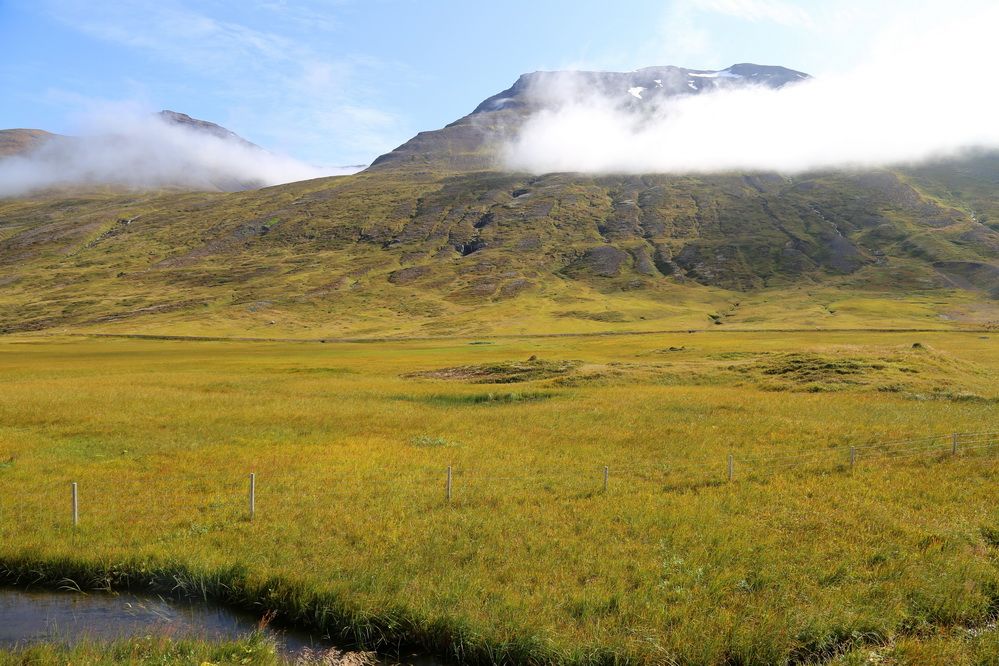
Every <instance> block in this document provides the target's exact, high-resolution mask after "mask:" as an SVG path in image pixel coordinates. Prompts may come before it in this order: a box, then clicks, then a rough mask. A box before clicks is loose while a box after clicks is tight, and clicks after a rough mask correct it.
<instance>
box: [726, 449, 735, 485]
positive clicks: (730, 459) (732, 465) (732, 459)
mask: <svg viewBox="0 0 999 666" xmlns="http://www.w3.org/2000/svg"><path fill="white" fill-rule="evenodd" d="M733 476H735V456H733V455H732V454H731V453H730V454H728V480H729V481H731V480H732V477H733Z"/></svg>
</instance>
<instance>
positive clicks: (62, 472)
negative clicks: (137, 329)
mask: <svg viewBox="0 0 999 666" xmlns="http://www.w3.org/2000/svg"><path fill="white" fill-rule="evenodd" d="M995 340H996V335H995V334H986V333H977V332H954V331H950V332H948V331H941V332H934V333H925V332H924V333H865V332H842V333H835V332H814V333H780V332H769V333H764V332H759V333H751V332H741V333H740V332H724V331H711V332H700V333H690V334H648V335H609V336H593V337H546V338H530V337H521V338H492V339H488V338H483V339H471V338H469V339H446V340H445V339H441V340H424V341H416V340H413V341H386V342H378V343H336V344H332V343H331V344H319V343H263V342H259V343H251V342H233V341H229V342H221V341H219V342H191V341H169V340H134V339H116V338H101V339H95V338H88V337H69V336H65V337H60V336H6V337H3V338H0V386H2V393H0V579H2V580H4V581H6V582H18V583H20V584H27V583H32V582H37V583H40V584H51V585H62V586H67V585H69V586H79V587H80V588H83V589H88V588H100V587H112V588H113V587H125V586H128V587H134V588H137V589H151V590H156V591H160V592H170V591H172V592H175V593H178V592H180V593H187V594H193V595H206V596H212V597H216V598H220V599H222V600H224V601H229V602H231V603H235V604H239V605H242V606H247V607H251V608H256V609H259V610H261V611H263V610H276V611H278V620H279V621H285V622H292V623H298V624H302V625H308V626H311V627H314V628H321V629H325V630H327V631H329V632H330V634H331V635H332V636H334V637H335V638H336V639H338V640H341V641H343V642H344V643H345V644H360V645H362V646H364V647H368V648H380V649H383V650H389V651H391V650H392V649H393V647H394V646H397V645H399V644H408V645H412V646H417V647H419V648H421V649H422V650H424V651H426V652H428V653H432V654H437V655H440V656H445V657H449V658H452V659H455V660H458V661H465V662H469V663H591V664H597V663H600V664H604V663H643V664H644V663H650V664H651V663H657V664H659V663H667V664H669V663H677V664H779V663H828V664H861V663H883V664H908V663H913V664H917V663H948V664H994V663H997V662H999V636H997V632H996V631H995V623H996V619H997V615H999V503H997V501H996V500H997V497H999V492H997V481H999V456H997V454H999V446H997V447H994V448H981V447H982V446H983V444H988V443H990V442H991V443H994V444H996V445H999V437H993V438H992V439H991V440H989V439H988V438H984V439H983V438H981V437H979V438H971V437H969V438H966V439H965V440H963V441H966V442H973V443H974V444H975V446H968V445H966V446H965V447H964V448H963V449H962V450H961V451H960V452H959V455H957V456H953V455H950V454H951V448H950V440H949V438H946V439H944V438H941V439H937V440H933V441H929V440H926V441H922V442H920V441H912V442H911V443H906V442H909V440H918V439H919V438H925V437H927V436H931V435H947V434H948V433H952V432H962V433H983V432H999V347H997V346H996V343H995ZM850 447H856V448H857V459H856V465H855V467H854V468H853V469H852V470H851V468H850V466H849V449H850ZM917 447H918V448H917ZM729 455H732V456H733V460H734V477H735V478H734V481H732V482H728V480H727V464H728V456H729ZM448 466H451V467H452V469H453V488H452V493H453V494H452V501H451V503H450V504H448V503H447V502H446V501H445V496H444V493H445V470H446V468H447V467H448ZM605 466H606V467H607V468H608V469H609V476H608V487H607V490H606V492H604V488H603V473H604V467H605ZM250 472H255V473H256V475H257V504H256V517H255V520H253V521H252V522H251V521H249V520H248V516H247V476H248V474H249V473H250ZM72 481H76V482H78V484H79V489H80V490H79V493H80V524H79V526H78V527H77V528H76V529H74V528H73V527H72V525H71V515H70V483H71V482H72ZM66 579H69V580H71V581H72V583H69V582H67V580H66ZM126 652H127V651H126ZM192 654H193V653H192ZM17 658H18V657H16V656H11V655H7V656H6V657H0V664H3V663H8V661H9V662H10V663H16V659H17ZM266 658H267V659H271V660H272V659H273V658H274V657H273V655H271V654H270V653H268V656H267V657H266ZM5 659H7V660H8V661H4V660H5ZM54 659H55V658H53V660H54ZM205 659H208V657H205ZM219 659H221V660H222V661H226V658H225V657H224V656H223V657H219ZM234 659H235V658H234ZM123 660H124V661H128V658H127V654H126V657H124V658H123ZM80 661H81V662H82V663H86V659H85V658H81V659H80Z"/></svg>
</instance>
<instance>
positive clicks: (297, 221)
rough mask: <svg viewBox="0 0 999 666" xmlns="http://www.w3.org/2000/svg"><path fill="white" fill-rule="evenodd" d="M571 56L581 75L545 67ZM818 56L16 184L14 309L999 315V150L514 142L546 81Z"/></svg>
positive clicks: (797, 76) (10, 271)
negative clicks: (826, 164)
mask: <svg viewBox="0 0 999 666" xmlns="http://www.w3.org/2000/svg"><path fill="white" fill-rule="evenodd" d="M551 77H555V78H556V79H558V80H560V81H561V82H563V83H565V82H567V84H568V85H566V86H562V85H559V86H551V85H549V84H548V83H545V85H543V86H539V85H537V84H538V82H539V81H540V80H542V79H546V78H547V79H549V80H550V79H551ZM804 78H806V75H804V74H801V73H798V72H794V71H792V70H787V69H783V68H768V67H758V66H754V65H737V66H734V67H731V68H728V69H726V70H720V71H716V72H710V71H703V70H686V69H681V68H670V67H665V68H650V69H646V70H639V71H637V72H631V73H621V74H614V73H573V74H559V73H536V74H530V75H526V76H524V77H521V78H520V79H519V80H518V81H517V83H515V84H514V86H512V87H511V88H510V89H509V90H507V91H504V92H502V93H499V94H498V95H494V96H492V97H490V98H489V99H487V100H485V101H483V102H482V103H481V104H479V105H478V107H476V108H475V110H474V111H473V112H472V113H471V114H469V115H468V116H466V117H464V118H462V119H460V120H458V121H457V122H455V123H452V124H451V125H448V126H447V127H445V128H442V129H440V130H436V131H433V132H424V133H421V134H420V135H418V136H417V137H414V139H412V140H411V141H409V142H407V143H406V144H404V145H403V146H401V147H399V148H398V149H396V150H394V151H392V152H391V153H389V154H387V155H384V156H382V157H381V158H379V159H378V160H377V162H376V163H375V164H374V165H373V166H372V167H371V168H369V169H367V170H366V171H364V172H362V173H359V174H356V175H353V176H347V177H339V178H331V179H320V180H310V181H306V182H300V183H292V184H288V185H282V186H278V187H271V188H267V189H263V190H256V191H247V192H237V193H229V194H226V193H196V192H172V193H163V192H146V193H136V192H128V193H124V194H123V193H115V192H113V191H110V192H109V191H95V192H76V193H74V195H73V196H72V197H67V196H66V195H60V194H50V195H45V196H38V197H35V198H31V199H28V198H10V199H6V200H3V199H0V286H2V287H3V289H2V290H0V331H7V332H17V331H28V330H51V329H59V330H62V329H64V328H66V327H68V328H70V329H75V330H88V331H119V332H146V333H157V334H176V333H184V334H198V335H220V334H225V335H253V336H261V337H275V336H277V337H333V336H360V337H370V336H385V335H440V334H463V335H481V334H484V333H524V332H549V333H550V332H581V331H593V332H598V331H620V330H646V331H647V330H662V329H673V328H680V329H701V328H713V329H714V328H718V327H725V328H754V329H757V328H764V329H765V328H789V327H790V328H794V327H804V328H862V327H870V326H875V327H907V328H941V327H955V326H957V327H960V326H975V327H981V326H999V300H997V299H999V197H996V196H995V185H996V183H999V157H997V156H996V155H995V154H991V153H981V154H978V155H974V156H969V157H967V158H965V159H962V160H951V161H947V162H937V163H934V164H930V165H925V166H922V167H918V168H915V167H912V168H905V169H876V170H867V171H851V172H838V173H832V172H828V173H813V174H807V175H801V176H796V177H793V178H789V177H785V176H782V175H779V174H770V173H753V174H721V175H712V176H671V175H662V174H646V175H640V176H614V175H607V176H588V175H581V174H571V173H559V174H547V175H540V176H539V175H531V174H523V173H511V172H506V171H503V170H502V169H501V168H499V167H498V165H497V160H496V154H495V148H496V146H497V145H499V143H498V142H500V141H502V139H503V137H506V136H511V135H514V134H515V133H516V131H517V127H518V126H519V124H520V123H522V122H523V120H524V118H527V117H529V116H530V114H532V113H536V112H537V111H538V110H539V109H544V108H549V106H547V105H551V104H558V103H560V101H559V99H558V97H557V96H556V97H555V98H552V97H551V96H549V97H547V98H546V97H544V96H543V95H542V94H541V92H540V91H543V90H553V89H554V90H569V91H571V92H572V93H573V94H576V93H577V92H578V91H579V90H581V89H582V90H586V89H599V90H600V91H601V94H608V93H613V94H615V95H617V98H618V99H619V101H620V103H621V104H635V105H642V104H654V103H655V100H656V97H657V96H669V95H697V94H702V93H703V92H705V91H706V90H709V89H712V88H716V87H718V86H740V85H747V84H750V83H752V81H753V80H759V81H760V82H761V83H759V85H766V86H771V87H780V86H784V85H792V84H793V83H795V82H796V81H799V80H802V79H804ZM657 81H661V82H662V88H659V87H657V85H658V84H657ZM647 84H651V85H647ZM691 84H693V86H691ZM637 88H643V90H636V89H637ZM640 108H641V107H639V110H640Z"/></svg>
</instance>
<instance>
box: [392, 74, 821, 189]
mask: <svg viewBox="0 0 999 666" xmlns="http://www.w3.org/2000/svg"><path fill="white" fill-rule="evenodd" d="M808 78H810V77H809V76H808V75H807V74H805V73H803V72H797V71H794V70H792V69H787V68H784V67H772V66H765V65H752V64H740V65H733V66H732V67H729V68H727V69H723V70H697V69H685V68H683V67H672V66H669V67H647V68H644V69H639V70H636V71H634V72H585V71H584V72H576V71H556V72H534V73H531V74H524V75H523V76H521V77H520V78H519V79H517V81H516V83H514V84H513V85H512V86H511V87H510V88H508V89H507V90H504V91H503V92H500V93H498V94H496V95H493V96H492V97H490V98H488V99H486V100H485V101H483V102H482V103H481V104H479V105H478V106H477V107H476V108H475V110H474V111H472V113H470V114H469V115H467V116H465V117H463V118H461V119H459V120H457V121H455V122H453V123H451V124H449V125H448V126H447V127H444V128H442V129H439V130H434V131H429V132H420V133H419V134H417V135H416V136H415V137H413V138H412V139H411V140H409V141H408V142H406V143H405V144H403V145H401V146H399V147H398V148H396V149H395V150H393V151H392V152H390V153H387V154H385V155H382V156H381V157H379V158H378V159H376V160H375V161H374V162H373V163H372V167H373V168H375V169H408V170H429V171H435V172H438V173H439V172H467V171H483V170H491V169H498V168H501V165H500V164H499V162H498V158H497V154H496V149H497V147H498V146H500V145H501V144H503V143H504V142H505V141H506V140H507V139H509V138H511V137H513V136H514V135H516V133H517V130H518V129H519V128H520V126H521V125H522V123H523V121H524V120H525V119H526V118H527V117H529V116H530V115H531V114H534V113H537V112H538V111H540V110H543V109H551V108H557V107H558V106H559V105H560V104H564V103H566V102H567V101H572V100H573V99H577V98H579V97H581V96H587V95H589V96H597V95H599V96H601V97H603V98H609V99H615V98H616V99H618V100H620V102H621V103H623V104H627V105H630V106H632V107H638V108H641V107H642V106H643V105H653V104H655V103H656V102H658V101H661V100H663V99H668V98H671V97H679V96H689V95H701V94H705V93H710V92H714V91H717V90H720V89H732V88H740V87H745V86H764V87H767V88H774V89H777V88H783V87H784V86H787V85H790V84H793V83H797V82H799V81H804V80H806V79H808Z"/></svg>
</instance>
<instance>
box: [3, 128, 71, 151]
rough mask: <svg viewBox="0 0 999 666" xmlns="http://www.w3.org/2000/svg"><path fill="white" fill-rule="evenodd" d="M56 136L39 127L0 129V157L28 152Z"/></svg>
mask: <svg viewBox="0 0 999 666" xmlns="http://www.w3.org/2000/svg"><path fill="white" fill-rule="evenodd" d="M56 136H57V135H55V134H52V133H50V132H46V131H45V130H39V129H7V130H0V158H4V157H9V156H11V155H24V154H27V153H30V152H32V151H34V150H37V149H38V148H39V147H41V146H42V145H44V144H45V143H47V142H48V141H49V140H51V139H52V138H53V137H56Z"/></svg>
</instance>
